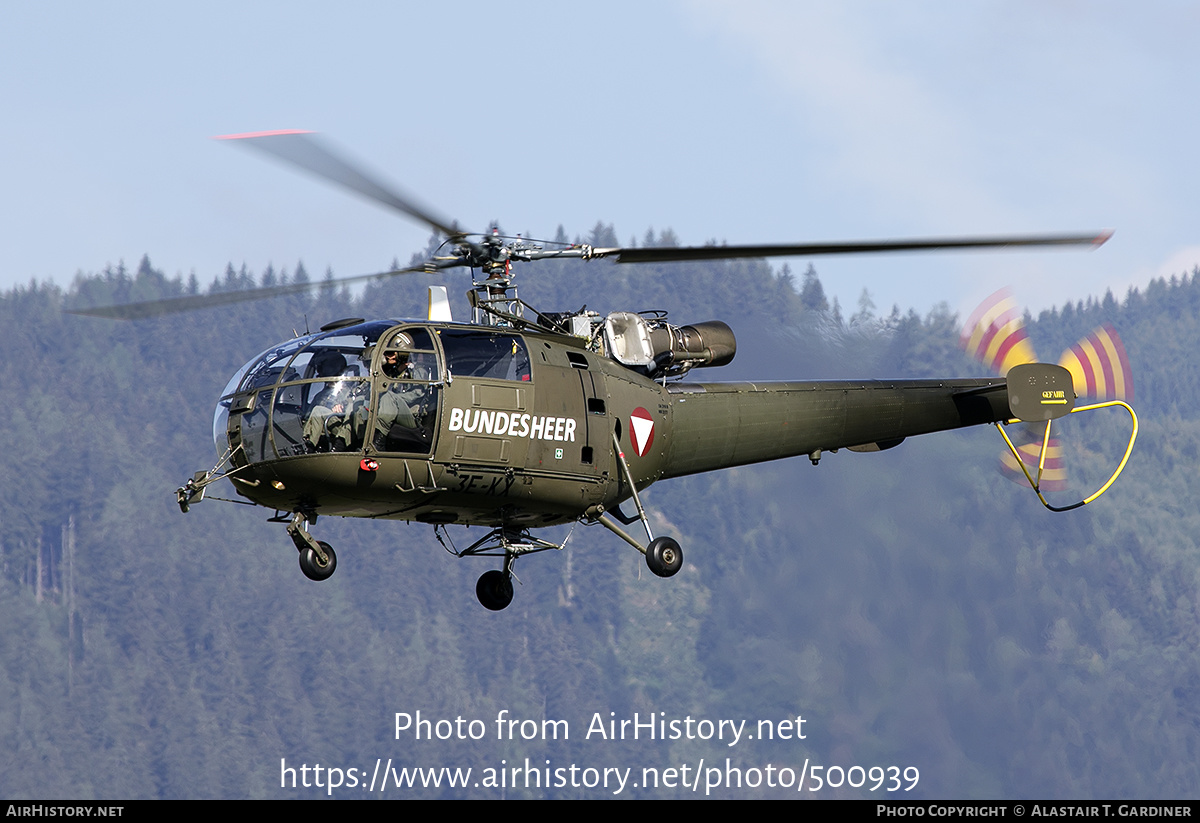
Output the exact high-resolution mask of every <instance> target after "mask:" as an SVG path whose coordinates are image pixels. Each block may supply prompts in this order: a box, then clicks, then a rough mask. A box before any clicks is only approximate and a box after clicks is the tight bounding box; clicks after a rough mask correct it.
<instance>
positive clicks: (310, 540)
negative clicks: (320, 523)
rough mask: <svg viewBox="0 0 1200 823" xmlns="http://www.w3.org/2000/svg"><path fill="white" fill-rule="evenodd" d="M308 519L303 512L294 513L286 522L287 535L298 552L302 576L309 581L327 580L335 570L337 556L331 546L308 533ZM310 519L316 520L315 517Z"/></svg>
mask: <svg viewBox="0 0 1200 823" xmlns="http://www.w3.org/2000/svg"><path fill="white" fill-rule="evenodd" d="M309 519H310V518H309V517H308V516H307V515H305V513H304V512H296V513H295V514H293V515H292V519H291V520H290V521H288V526H287V533H288V536H289V537H291V538H292V542H293V543H295V544H296V550H297V551H298V552H300V571H302V572H304V576H305V577H307V578H308V579H309V580H328V579H329V578H330V577H331V576H332V575H333V573H334V571H336V570H337V555H336V554H334V551H333V546H330V545H329V544H328V543H326V542H325V541H323V540H317V539H316V538H315V537H313V536H312V535H311V534H309V533H308V521H309ZM311 519H313V520H316V519H317V518H316V515H315V514H314V515H312V518H311Z"/></svg>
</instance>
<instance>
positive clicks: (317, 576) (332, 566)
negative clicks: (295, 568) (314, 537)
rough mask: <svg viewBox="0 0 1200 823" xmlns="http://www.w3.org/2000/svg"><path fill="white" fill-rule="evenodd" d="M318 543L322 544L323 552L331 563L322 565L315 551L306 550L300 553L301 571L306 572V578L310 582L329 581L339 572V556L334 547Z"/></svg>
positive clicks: (321, 542) (322, 542)
mask: <svg viewBox="0 0 1200 823" xmlns="http://www.w3.org/2000/svg"><path fill="white" fill-rule="evenodd" d="M317 542H318V543H320V545H321V550H322V551H324V552H325V554H327V555H329V562H328V563H322V562H321V559H320V558H319V557H317V553H316V552H315V551H313V550H312V549H309V548H304V549H302V550H301V551H300V571H302V572H304V576H305V577H307V578H308V579H309V580H327V579H328V578H329V576H330V575H332V574H333V573H334V571H336V570H337V555H336V554H334V553H333V546H330V545H329V544H328V543H326V542H324V541H317Z"/></svg>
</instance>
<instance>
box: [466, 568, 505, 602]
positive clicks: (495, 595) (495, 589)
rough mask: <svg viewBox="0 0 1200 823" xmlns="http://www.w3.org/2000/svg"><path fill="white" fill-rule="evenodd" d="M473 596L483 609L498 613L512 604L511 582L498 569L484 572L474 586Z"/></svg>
mask: <svg viewBox="0 0 1200 823" xmlns="http://www.w3.org/2000/svg"><path fill="white" fill-rule="evenodd" d="M475 596H476V597H478V598H479V602H480V603H481V604H483V607H484V608H485V609H490V610H491V611H494V612H498V611H500V610H501V609H503V608H505V607H506V606H508V604H509V603H511V602H512V599H513V585H512V580H511V579H510V578H509V576H508V575H507V574H505V573H504V572H502V571H500V570H499V569H492V570H491V571H486V572H484V573H483V574H482V575H480V577H479V582H478V583H476V584H475Z"/></svg>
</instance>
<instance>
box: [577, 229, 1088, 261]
mask: <svg viewBox="0 0 1200 823" xmlns="http://www.w3.org/2000/svg"><path fill="white" fill-rule="evenodd" d="M1111 236H1112V232H1111V231H1102V232H1093V233H1091V234H1042V235H1014V236H1008V237H934V238H925V239H917V240H874V241H865V242H864V241H848V242H841V243H792V244H787V245H766V246H681V247H674V248H672V247H653V248H641V249H635V248H613V249H593V250H592V252H591V256H592V257H612V258H615V260H616V262H618V263H667V262H677V261H687V260H731V259H736V258H741V257H813V256H817V255H825V254H875V253H878V252H903V251H939V250H952V249H1004V248H1023V247H1030V246H1033V247H1036V246H1091V247H1093V248H1095V247H1096V246H1100V245H1103V243H1104V242H1105V241H1106V240H1108V238H1109V237H1111Z"/></svg>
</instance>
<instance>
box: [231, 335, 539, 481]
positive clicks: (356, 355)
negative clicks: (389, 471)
mask: <svg viewBox="0 0 1200 823" xmlns="http://www.w3.org/2000/svg"><path fill="white" fill-rule="evenodd" d="M530 376H531V372H530V361H529V354H528V350H527V348H526V345H525V341H524V340H523V339H522V338H521V337H520V336H519V335H517V334H514V333H511V332H506V331H502V330H497V329H490V328H489V329H485V328H480V329H475V328H469V327H464V328H454V327H449V328H431V327H429V326H428V325H427V324H422V323H420V322H405V321H397V320H377V321H371V322H361V323H357V324H353V325H348V326H344V327H340V328H336V329H331V330H329V331H325V332H321V333H318V334H311V335H305V336H304V337H298V338H296V339H294V340H289V341H287V342H286V343H281V344H280V345H278V346H273V347H271V348H270V349H267V350H266V351H264V352H262V353H261V354H259V355H258V356H257V357H255V358H254V359H253V360H251V361H250V362H249V363H247V364H246V365H244V366H243V367H242V368H241V369H239V370H238V372H237V373H236V374H235V375H234V376H233V377H232V378H231V379H230V381H229V383H228V384H227V385H226V386H225V390H224V391H223V392H222V393H221V399H220V401H219V402H218V403H217V409H216V414H215V416H214V420H213V439H214V441H215V443H216V447H217V451H218V453H219V454H225V453H226V452H227V451H230V452H232V454H233V461H234V462H235V463H236V464H239V465H245V464H247V463H256V462H260V461H263V460H273V459H277V458H282V457H291V456H296V455H303V454H311V453H315V452H327V451H382V452H399V453H408V454H424V455H428V454H430V453H431V451H432V449H433V445H434V439H435V438H436V435H437V419H438V414H439V410H440V404H441V399H442V398H441V395H442V389H443V388H444V387H445V386H446V385H447V384H448V383H449V382H450V381H452V380H453V379H454V378H455V377H473V378H484V379H488V380H515V381H528V380H530Z"/></svg>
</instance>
